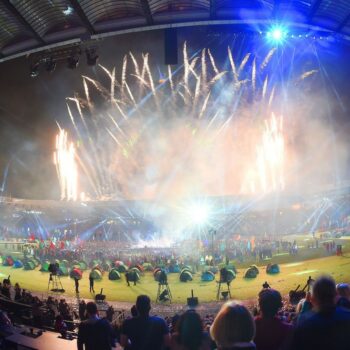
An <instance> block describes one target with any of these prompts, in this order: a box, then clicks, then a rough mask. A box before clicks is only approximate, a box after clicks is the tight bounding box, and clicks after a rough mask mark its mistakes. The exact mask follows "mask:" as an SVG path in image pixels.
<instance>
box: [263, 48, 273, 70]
mask: <svg viewBox="0 0 350 350" xmlns="http://www.w3.org/2000/svg"><path fill="white" fill-rule="evenodd" d="M275 52H276V48H275V47H274V48H273V49H271V50H270V51H269V53H268V54H267V55H266V57H265V59H264V60H263V62H262V63H261V65H260V70H261V71H262V70H264V69H265V68H266V67H267V65H268V64H269V62H270V60H271V58H272V56H273V55H274V53H275Z"/></svg>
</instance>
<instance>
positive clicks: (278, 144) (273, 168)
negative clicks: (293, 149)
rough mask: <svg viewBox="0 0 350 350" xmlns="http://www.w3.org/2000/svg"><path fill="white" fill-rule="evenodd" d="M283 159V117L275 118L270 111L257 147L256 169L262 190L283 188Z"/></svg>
mask: <svg viewBox="0 0 350 350" xmlns="http://www.w3.org/2000/svg"><path fill="white" fill-rule="evenodd" d="M284 159H285V148H284V136H283V119H282V117H280V118H279V119H277V118H276V117H275V115H274V114H273V113H272V116H271V118H270V119H269V120H265V129H264V132H263V135H262V141H261V145H260V146H259V147H258V148H257V169H258V174H259V179H260V185H261V188H262V190H263V191H264V192H267V191H278V190H283V189H284V187H285V181H284V176H283V173H284V171H283V169H284ZM268 186H270V188H269V187H268Z"/></svg>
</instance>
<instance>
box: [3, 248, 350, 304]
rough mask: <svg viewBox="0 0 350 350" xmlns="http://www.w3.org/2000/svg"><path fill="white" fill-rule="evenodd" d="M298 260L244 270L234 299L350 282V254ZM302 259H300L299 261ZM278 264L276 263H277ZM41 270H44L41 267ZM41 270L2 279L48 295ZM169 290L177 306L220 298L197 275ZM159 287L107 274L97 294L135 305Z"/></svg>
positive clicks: (67, 284) (66, 282) (84, 284)
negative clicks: (325, 280) (310, 282)
mask: <svg viewBox="0 0 350 350" xmlns="http://www.w3.org/2000/svg"><path fill="white" fill-rule="evenodd" d="M297 259H298V257H296V258H294V259H290V260H289V262H288V263H284V264H281V265H280V269H281V272H280V273H279V274H277V275H274V276H273V275H267V274H266V272H265V266H260V267H259V269H260V273H259V275H258V277H257V278H255V279H252V280H247V279H244V278H243V276H244V271H245V269H244V268H239V269H238V274H237V278H236V279H235V280H234V281H233V282H232V284H231V294H232V297H233V298H234V299H240V300H247V299H251V298H254V297H256V295H257V293H258V292H259V291H260V290H261V286H262V284H263V283H264V282H265V281H268V282H269V284H270V285H271V287H273V288H276V289H278V290H279V291H281V292H282V293H283V294H287V293H288V292H289V291H290V290H291V289H294V288H296V286H297V285H298V284H301V286H302V287H303V285H304V284H305V282H306V280H307V278H308V276H309V275H311V276H313V277H317V276H318V275H320V274H329V275H332V276H333V277H334V278H335V280H336V281H337V282H340V281H342V282H350V274H349V271H350V254H345V255H344V256H342V257H338V256H330V257H323V258H318V259H311V260H306V261H299V262H298V261H296V260H297ZM299 259H300V257H299ZM274 262H275V259H274ZM39 268H40V267H39ZM39 268H36V269H35V270H32V271H25V270H23V269H14V268H12V267H4V266H1V267H0V279H2V278H4V277H5V276H6V277H7V276H8V275H11V281H12V282H13V283H15V282H18V283H19V284H20V286H21V287H22V288H25V289H27V290H30V291H36V292H43V293H46V292H47V289H48V279H49V274H48V273H44V272H40V271H39ZM88 276H89V273H88V271H85V272H84V274H83V279H82V280H81V281H80V297H84V298H91V297H92V295H91V294H90V293H89V280H88ZM61 281H62V284H63V287H64V288H65V290H66V294H67V295H70V296H74V295H75V293H74V281H73V280H72V279H71V278H69V277H61ZM168 282H169V286H170V289H171V292H172V295H173V302H175V303H184V302H186V298H187V297H189V296H190V294H191V289H193V291H194V294H195V296H197V297H198V298H199V300H200V302H209V301H213V300H215V298H216V288H217V284H216V282H215V281H214V282H201V281H200V273H197V274H196V275H195V277H194V280H193V281H192V282H187V283H183V282H180V281H179V274H169V275H168ZM157 287H158V286H157V283H156V282H155V281H154V279H153V275H152V273H151V272H147V273H145V275H144V276H142V277H141V281H140V283H139V284H137V286H131V287H128V286H127V285H126V282H125V278H124V275H123V276H122V279H121V280H119V281H109V280H108V273H105V274H104V276H103V279H102V280H101V281H96V282H95V290H96V292H97V291H100V289H101V288H103V290H104V294H106V295H107V299H108V300H111V301H129V302H133V301H135V298H136V296H137V295H139V294H147V295H149V296H150V297H151V298H152V299H153V300H155V298H156V293H157Z"/></svg>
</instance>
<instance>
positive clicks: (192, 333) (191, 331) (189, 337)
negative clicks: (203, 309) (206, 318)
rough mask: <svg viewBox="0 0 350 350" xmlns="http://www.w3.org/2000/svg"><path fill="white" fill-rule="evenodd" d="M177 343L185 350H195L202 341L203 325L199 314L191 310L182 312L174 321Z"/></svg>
mask: <svg viewBox="0 0 350 350" xmlns="http://www.w3.org/2000/svg"><path fill="white" fill-rule="evenodd" d="M176 332H177V333H178V336H179V343H180V344H181V345H182V346H183V347H184V348H185V349H187V350H197V349H199V348H200V346H201V343H202V334H203V325H202V320H201V318H200V316H199V315H198V314H197V313H196V312H195V311H193V310H189V311H187V312H185V313H184V314H182V315H181V316H180V318H179V319H178V321H177V322H176Z"/></svg>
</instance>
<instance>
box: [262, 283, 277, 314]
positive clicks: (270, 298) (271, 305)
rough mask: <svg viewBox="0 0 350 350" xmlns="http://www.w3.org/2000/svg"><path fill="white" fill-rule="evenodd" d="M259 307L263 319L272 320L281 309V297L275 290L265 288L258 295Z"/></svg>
mask: <svg viewBox="0 0 350 350" xmlns="http://www.w3.org/2000/svg"><path fill="white" fill-rule="evenodd" d="M259 307H260V311H261V315H262V317H263V318H273V317H275V315H276V314H277V312H278V310H279V309H280V308H281V307H282V297H281V294H280V292H278V291H277V290H274V289H271V288H267V289H263V290H262V291H261V292H260V293H259Z"/></svg>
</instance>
